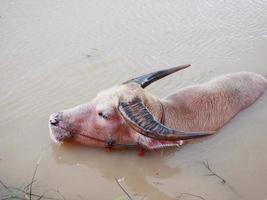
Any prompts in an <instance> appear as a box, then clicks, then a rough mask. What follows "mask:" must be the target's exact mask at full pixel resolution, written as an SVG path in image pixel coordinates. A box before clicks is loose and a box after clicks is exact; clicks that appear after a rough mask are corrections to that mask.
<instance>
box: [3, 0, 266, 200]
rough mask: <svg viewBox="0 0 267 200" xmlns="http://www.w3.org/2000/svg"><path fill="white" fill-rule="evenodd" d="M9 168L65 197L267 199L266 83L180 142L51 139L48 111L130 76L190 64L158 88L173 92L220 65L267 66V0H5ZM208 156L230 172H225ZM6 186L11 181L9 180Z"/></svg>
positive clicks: (9, 175)
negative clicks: (152, 144)
mask: <svg viewBox="0 0 267 200" xmlns="http://www.w3.org/2000/svg"><path fill="white" fill-rule="evenodd" d="M0 16H1V17H0V130H1V132H0V158H1V160H0V180H1V181H3V182H5V183H6V184H7V185H10V186H16V187H20V186H22V185H25V184H27V183H29V182H30V180H31V177H32V174H33V171H34V167H35V164H36V162H37V160H38V158H39V157H40V156H41V161H40V164H39V168H38V171H37V175H36V178H37V182H35V184H34V187H33V189H34V191H35V192H36V193H41V192H42V191H45V190H47V189H55V188H57V187H58V188H59V190H60V192H61V193H62V194H63V195H64V196H65V197H66V199H104V200H105V199H106V200H113V199H116V198H117V199H119V198H121V199H123V198H124V197H125V199H126V196H125V194H124V193H123V192H122V190H121V189H120V188H119V187H118V185H117V183H116V181H115V178H124V180H123V181H122V182H121V184H122V185H123V187H124V188H125V189H126V190H127V191H128V192H129V194H130V195H131V196H132V198H134V199H142V198H143V199H167V200H174V199H178V198H179V196H181V195H182V197H181V198H180V199H189V200H190V199H201V198H200V197H196V196H190V195H188V194H184V193H191V194H193V195H197V196H201V197H202V198H204V199H206V200H217V199H218V200H234V199H246V200H264V199H267V145H266V141H267V130H266V119H267V93H266V94H264V95H263V96H262V97H261V98H260V99H259V100H258V101H257V102H256V103H255V104H254V105H252V106H251V107H249V108H248V109H246V110H244V111H243V112H241V113H240V114H239V115H237V116H236V117H235V118H234V119H233V120H232V121H231V122H230V123H229V124H227V125H226V126H225V127H224V128H223V129H221V130H220V131H219V132H218V133H217V134H216V135H214V136H212V137H210V138H206V139H204V140H198V141H196V142H194V143H191V144H188V145H186V146H183V147H182V148H181V149H180V150H178V149H166V150H160V151H156V152H146V154H145V156H143V157H138V156H137V151H136V150H125V151H115V152H106V151H105V150H104V149H94V148H87V147H81V146H76V145H72V144H67V145H63V146H57V145H54V144H52V142H51V140H50V138H49V135H48V127H47V121H48V116H49V114H50V113H52V112H55V111H59V110H62V109H65V108H70V107H72V106H75V105H78V104H81V103H84V102H87V101H89V100H90V99H91V98H93V97H94V96H95V95H96V94H97V92H98V91H100V90H102V89H104V88H107V87H110V86H111V85H113V84H116V83H120V82H123V81H125V80H127V79H128V78H131V77H134V76H136V75H140V74H143V73H147V72H151V71H153V70H158V69H162V68H166V67H172V66H176V65H179V64H184V63H191V64H192V67H191V68H190V69H186V70H184V71H183V72H179V73H177V74H175V75H172V76H170V77H168V78H165V79H164V80H161V81H159V82H157V83H155V84H153V85H152V86H150V87H149V88H148V90H149V91H151V92H152V93H154V94H155V95H157V96H159V97H165V96H166V95H167V94H169V93H173V92H175V91H176V90H178V89H179V88H182V87H184V86H187V85H191V84H198V83H202V82H205V81H208V80H210V79H211V78H213V77H215V76H218V75H220V74H226V73H230V72H236V71H243V70H246V71H253V72H257V73H261V74H267V57H266V55H267V54H266V53H267V2H266V1H264V0H262V1H260V0H259V1H255V0H250V1H207V0H205V1H193V0H190V1H139V0H138V1H122V0H118V1H107V0H104V1H93V0H90V1H87V0H81V1H73V0H56V1H52V0H45V1H41V0H36V1H34V0H25V1H19V0H17V1H15V0H0ZM202 161H208V162H209V163H210V166H211V168H212V169H213V170H214V171H215V172H216V173H218V174H219V175H220V176H222V177H223V178H224V179H225V180H226V181H227V184H222V183H221V182H220V180H219V179H217V178H216V177H213V176H205V175H206V174H208V173H209V172H208V170H207V169H206V168H205V167H204V166H203V164H202ZM0 192H1V193H2V194H3V192H4V188H3V187H2V186H1V187H0Z"/></svg>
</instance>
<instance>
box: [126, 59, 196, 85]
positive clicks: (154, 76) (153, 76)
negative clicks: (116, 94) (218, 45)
mask: <svg viewBox="0 0 267 200" xmlns="http://www.w3.org/2000/svg"><path fill="white" fill-rule="evenodd" d="M190 66H191V65H190V64H187V65H180V66H177V67H172V68H169V69H165V70H160V71H155V72H152V73H149V74H145V75H143V76H139V77H136V78H133V79H131V80H128V81H126V82H124V83H122V84H127V83H137V84H139V85H140V86H141V87H142V88H145V87H147V86H148V85H150V84H151V83H153V82H154V81H157V80H159V79H161V78H164V77H165V76H168V75H170V74H172V73H174V72H177V71H180V70H182V69H185V68H187V67H190Z"/></svg>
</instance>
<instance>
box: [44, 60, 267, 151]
mask: <svg viewBox="0 0 267 200" xmlns="http://www.w3.org/2000/svg"><path fill="white" fill-rule="evenodd" d="M189 66H190V65H183V66H178V67H174V68H170V69H166V70H162V71H157V72H153V73H150V74H147V75H143V76H140V77H137V78H134V79H131V80H129V81H126V82H124V83H122V84H120V85H115V86H113V87H112V88H110V89H107V90H104V91H101V92H100V93H99V94H98V95H97V96H96V97H95V98H94V99H93V100H92V101H90V102H88V103H85V104H83V105H79V106H77V107H74V108H72V109H68V110H64V111H62V112H57V113H54V114H52V115H51V116H50V118H49V128H50V136H51V138H52V139H53V141H55V142H57V143H62V142H63V141H66V140H70V141H73V142H76V143H80V144H84V145H88V146H95V147H125V148H126V147H140V148H144V149H158V148H163V147H171V146H180V145H181V144H183V141H184V140H189V139H195V138H200V137H204V136H208V135H211V134H212V133H214V132H215V131H216V130H218V129H220V128H221V127H222V126H223V125H224V124H226V123H227V122H228V121H229V120H231V119H232V118H233V117H234V116H235V115H236V114H237V113H238V112H239V111H241V110H242V109H244V108H246V107H248V106H249V105H251V104H252V103H253V102H254V101H255V100H256V99H257V98H258V97H260V95H261V94H262V93H263V92H264V91H265V90H266V89H267V79H266V78H265V77H263V76H262V75H259V74H256V73H252V72H239V73H233V74H228V75H224V76H220V77H218V78H215V79H213V80H211V81H209V82H207V83H204V84H200V85H194V86H189V87H186V88H183V89H180V90H179V91H178V92H176V93H174V94H172V95H170V96H168V97H166V98H164V99H158V98H156V97H154V96H152V95H151V94H150V93H148V92H147V91H146V90H144V88H145V87H146V86H148V85H149V84H151V83H153V82H154V81H156V80H158V79H161V78H163V77H165V76H167V75H169V74H172V73H174V72H176V71H179V70H181V69H184V68H187V67H189Z"/></svg>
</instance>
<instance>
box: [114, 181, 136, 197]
mask: <svg viewBox="0 0 267 200" xmlns="http://www.w3.org/2000/svg"><path fill="white" fill-rule="evenodd" d="M115 180H116V182H117V184H118V185H119V187H120V188H121V189H122V191H123V192H124V193H125V194H126V195H127V197H128V198H129V199H130V200H133V199H132V197H131V196H130V194H129V193H128V192H127V191H126V189H124V188H123V187H122V185H121V184H120V182H119V180H118V179H117V178H115Z"/></svg>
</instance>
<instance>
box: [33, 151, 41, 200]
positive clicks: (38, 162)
mask: <svg viewBox="0 0 267 200" xmlns="http://www.w3.org/2000/svg"><path fill="white" fill-rule="evenodd" d="M41 158H42V156H40V157H39V159H38V161H37V162H36V165H35V169H34V172H33V175H32V180H31V182H30V200H32V185H33V183H34V179H35V176H36V173H37V169H38V166H39V164H40V161H41Z"/></svg>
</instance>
